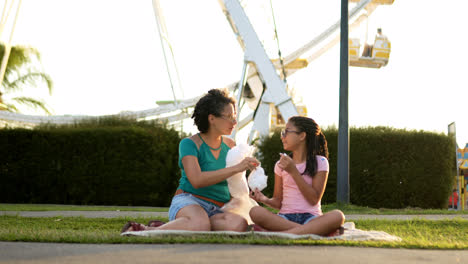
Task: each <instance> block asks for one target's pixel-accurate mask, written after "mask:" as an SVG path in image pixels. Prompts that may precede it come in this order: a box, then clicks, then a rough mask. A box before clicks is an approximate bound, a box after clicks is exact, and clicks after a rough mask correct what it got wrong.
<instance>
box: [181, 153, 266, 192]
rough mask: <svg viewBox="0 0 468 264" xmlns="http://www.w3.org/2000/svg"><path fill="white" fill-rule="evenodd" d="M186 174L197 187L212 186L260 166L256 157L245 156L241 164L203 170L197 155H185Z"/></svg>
mask: <svg viewBox="0 0 468 264" xmlns="http://www.w3.org/2000/svg"><path fill="white" fill-rule="evenodd" d="M182 164H183V165H184V169H185V174H186V175H187V178H188V180H189V181H190V183H191V184H192V186H193V187H194V188H196V189H198V188H202V187H206V186H211V185H213V184H216V183H218V182H221V181H224V180H226V179H227V178H229V177H231V176H232V175H234V174H236V173H239V172H243V171H245V170H253V169H255V167H257V166H258V164H260V163H259V161H258V160H257V159H255V158H251V157H247V158H244V159H243V160H242V161H241V162H240V163H239V164H237V165H235V166H232V167H228V168H224V169H219V170H215V171H201V169H200V164H199V163H198V158H197V157H195V156H191V155H188V156H185V157H183V158H182Z"/></svg>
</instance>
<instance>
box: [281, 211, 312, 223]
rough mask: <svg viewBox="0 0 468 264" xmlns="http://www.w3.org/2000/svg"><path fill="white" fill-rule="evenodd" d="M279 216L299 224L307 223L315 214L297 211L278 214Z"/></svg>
mask: <svg viewBox="0 0 468 264" xmlns="http://www.w3.org/2000/svg"><path fill="white" fill-rule="evenodd" d="M278 215H279V216H281V217H283V218H284V219H286V220H289V221H291V222H294V223H298V224H301V225H304V224H307V223H308V222H310V220H312V219H314V218H315V217H317V215H313V214H311V213H297V214H278Z"/></svg>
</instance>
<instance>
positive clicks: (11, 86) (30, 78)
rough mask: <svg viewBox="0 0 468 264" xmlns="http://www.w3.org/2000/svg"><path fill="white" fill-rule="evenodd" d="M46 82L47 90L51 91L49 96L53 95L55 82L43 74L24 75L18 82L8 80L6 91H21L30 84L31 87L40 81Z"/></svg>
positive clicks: (31, 73)
mask: <svg viewBox="0 0 468 264" xmlns="http://www.w3.org/2000/svg"><path fill="white" fill-rule="evenodd" d="M41 80H42V81H44V82H45V83H46V84H47V88H48V89H49V94H50V95H52V90H53V82H52V78H50V76H49V75H48V74H46V73H43V72H30V73H27V74H24V75H21V76H19V77H18V78H17V79H16V80H14V81H12V82H10V81H9V80H7V81H6V82H5V85H4V87H5V90H7V89H8V90H10V91H17V90H20V89H21V88H22V87H23V85H24V84H30V85H31V86H35V85H36V84H37V82H38V81H41Z"/></svg>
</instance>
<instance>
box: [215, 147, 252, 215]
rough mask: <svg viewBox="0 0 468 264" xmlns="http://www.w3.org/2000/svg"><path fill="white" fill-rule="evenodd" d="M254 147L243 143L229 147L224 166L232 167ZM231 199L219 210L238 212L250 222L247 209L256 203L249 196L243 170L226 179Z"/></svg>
mask: <svg viewBox="0 0 468 264" xmlns="http://www.w3.org/2000/svg"><path fill="white" fill-rule="evenodd" d="M253 150H254V148H253V147H252V146H249V145H248V144H245V143H240V144H239V145H237V146H235V147H233V148H232V149H230V150H229V151H228V153H227V156H226V167H232V166H235V165H237V164H239V163H240V162H241V161H242V160H243V159H244V158H245V157H250V156H251V155H252V152H253ZM227 183H228V188H229V192H230V193H231V197H232V198H231V200H230V201H229V202H228V203H226V204H225V205H224V206H223V207H222V208H221V210H223V211H224V212H230V213H235V214H238V215H240V216H242V217H244V218H245V219H246V220H247V222H248V223H249V224H252V223H253V222H252V219H250V216H249V211H250V209H251V208H252V207H254V206H257V205H258V203H257V202H256V201H254V200H252V199H251V198H250V197H249V186H248V185H247V180H246V178H245V171H243V172H239V173H236V174H234V175H233V176H231V177H229V178H228V179H227Z"/></svg>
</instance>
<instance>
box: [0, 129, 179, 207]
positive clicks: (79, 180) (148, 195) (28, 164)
mask: <svg viewBox="0 0 468 264" xmlns="http://www.w3.org/2000/svg"><path fill="white" fill-rule="evenodd" d="M179 141H180V136H179V134H178V133H177V132H176V131H174V130H169V129H166V128H164V127H163V126H154V125H153V126H151V125H144V126H129V125H128V124H125V126H119V125H116V126H107V127H99V125H97V124H95V125H92V124H91V123H89V124H87V125H76V126H74V127H73V126H72V127H65V128H63V127H40V128H38V129H35V130H26V129H3V130H0V146H1V148H0V157H2V158H1V162H0V174H1V176H0V180H1V182H2V184H1V185H0V202H3V203H4V202H8V203H57V204H79V205H85V204H86V205H147V206H168V205H169V204H170V201H171V199H172V193H173V192H174V191H175V189H176V188H177V185H178V180H179V178H180V169H179V167H178V164H177V156H178V144H179Z"/></svg>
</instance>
